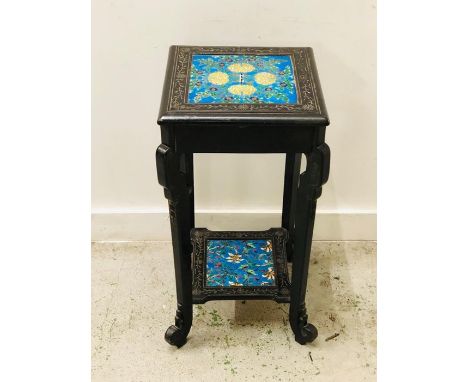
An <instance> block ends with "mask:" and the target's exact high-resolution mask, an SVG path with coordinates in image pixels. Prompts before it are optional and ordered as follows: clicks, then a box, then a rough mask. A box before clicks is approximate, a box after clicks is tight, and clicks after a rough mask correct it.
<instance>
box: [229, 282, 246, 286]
mask: <svg viewBox="0 0 468 382" xmlns="http://www.w3.org/2000/svg"><path fill="white" fill-rule="evenodd" d="M229 286H235V287H236V286H237V287H238V286H244V284H241V283H233V282H232V281H229Z"/></svg>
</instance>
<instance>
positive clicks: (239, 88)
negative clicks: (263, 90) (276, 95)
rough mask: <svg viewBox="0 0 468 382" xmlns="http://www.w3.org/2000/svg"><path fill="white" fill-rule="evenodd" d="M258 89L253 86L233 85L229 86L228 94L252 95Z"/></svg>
mask: <svg viewBox="0 0 468 382" xmlns="http://www.w3.org/2000/svg"><path fill="white" fill-rule="evenodd" d="M256 91H257V89H256V88H255V86H252V85H232V86H229V88H228V92H229V93H231V94H235V95H247V96H249V95H251V94H253V93H255V92H256Z"/></svg>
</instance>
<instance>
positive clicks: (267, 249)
mask: <svg viewBox="0 0 468 382" xmlns="http://www.w3.org/2000/svg"><path fill="white" fill-rule="evenodd" d="M262 249H263V250H264V251H265V252H271V251H273V246H272V245H271V240H267V242H266V245H265V246H264V247H263V248H262Z"/></svg>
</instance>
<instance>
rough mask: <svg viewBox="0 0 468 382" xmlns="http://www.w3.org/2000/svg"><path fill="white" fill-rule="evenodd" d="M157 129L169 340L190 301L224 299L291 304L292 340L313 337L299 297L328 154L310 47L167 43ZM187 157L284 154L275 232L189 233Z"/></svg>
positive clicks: (181, 328)
mask: <svg viewBox="0 0 468 382" xmlns="http://www.w3.org/2000/svg"><path fill="white" fill-rule="evenodd" d="M158 124H159V125H160V127H161V142H162V143H161V145H160V146H159V147H158V149H157V151H156V166H157V173H158V181H159V183H160V184H161V186H163V187H164V194H165V197H166V198H167V199H168V201H169V214H170V223H171V232H172V245H173V251H174V268H175V277H176V288H177V310H176V316H175V324H174V325H171V326H170V327H169V328H168V329H167V331H166V334H165V339H166V341H167V342H168V343H169V344H171V345H175V346H178V347H180V346H182V345H184V344H185V342H186V340H187V335H188V333H189V331H190V327H191V325H192V313H193V304H203V303H205V302H206V301H209V300H221V299H224V300H226V299H230V300H247V299H271V300H275V301H277V302H278V303H289V322H290V325H291V329H292V330H293V332H294V335H295V340H296V341H297V342H298V343H300V344H305V343H306V342H310V341H313V340H314V339H315V338H316V337H317V329H316V328H315V327H314V326H313V325H312V324H311V323H308V321H307V320H308V318H307V313H306V307H305V294H306V286H307V274H308V267H309V259H310V251H311V244H312V233H313V228H314V219H315V209H316V205H317V199H318V198H319V197H320V195H321V193H322V185H323V184H325V183H326V181H327V179H328V174H329V168H330V150H329V148H328V146H327V144H326V143H325V128H326V126H327V125H328V124H329V120H328V115H327V112H326V108H325V103H324V100H323V96H322V92H321V89H320V83H319V78H318V74H317V69H316V66H315V61H314V57H313V53H312V49H310V48H253V47H248V48H247V47H193V46H172V47H171V48H170V51H169V59H168V65H167V71H166V79H165V83H164V90H163V96H162V102H161V108H160V113H159V118H158ZM194 153H240V154H242V153H284V154H286V163H285V175H284V194H283V210H282V227H279V228H271V229H269V230H267V231H256V232H237V231H236V232H234V231H232V232H226V231H225V232H220V231H209V230H207V229H205V228H196V227H195V216H194V186H193V185H194V176H193V154H194ZM302 157H305V161H306V169H305V171H304V172H302V173H301V172H300V169H301V158H302ZM240 191H242V190H240ZM265 192H268V189H266V190H265ZM288 261H290V262H292V275H291V278H289V275H288V268H287V262H288Z"/></svg>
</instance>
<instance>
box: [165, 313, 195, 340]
mask: <svg viewBox="0 0 468 382" xmlns="http://www.w3.org/2000/svg"><path fill="white" fill-rule="evenodd" d="M191 326H192V305H185V310H184V306H183V305H182V304H177V311H176V316H175V325H171V326H169V328H167V330H166V334H164V339H165V340H166V342H167V343H168V344H169V345H174V346H177V347H178V348H180V347H181V346H183V345H185V343H186V342H187V336H188V334H189V332H190V327H191Z"/></svg>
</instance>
